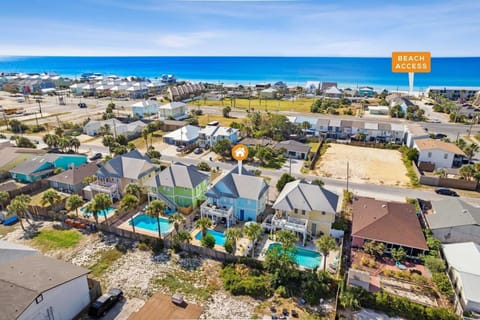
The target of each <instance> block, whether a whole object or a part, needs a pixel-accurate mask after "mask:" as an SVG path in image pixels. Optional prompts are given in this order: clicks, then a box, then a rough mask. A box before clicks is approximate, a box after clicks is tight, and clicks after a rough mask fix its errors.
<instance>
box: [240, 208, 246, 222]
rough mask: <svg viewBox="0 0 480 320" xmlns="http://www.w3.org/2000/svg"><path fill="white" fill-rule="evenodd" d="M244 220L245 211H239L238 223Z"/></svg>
mask: <svg viewBox="0 0 480 320" xmlns="http://www.w3.org/2000/svg"><path fill="white" fill-rule="evenodd" d="M243 220H245V210H243V209H240V221H243Z"/></svg>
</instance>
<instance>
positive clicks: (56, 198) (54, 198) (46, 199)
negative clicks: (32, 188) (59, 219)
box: [40, 189, 62, 210]
mask: <svg viewBox="0 0 480 320" xmlns="http://www.w3.org/2000/svg"><path fill="white" fill-rule="evenodd" d="M61 201H62V196H60V194H59V193H58V192H57V191H55V190H53V189H48V190H47V191H45V192H44V193H43V195H42V201H41V202H40V203H41V205H42V206H46V205H48V206H50V207H51V208H52V210H55V206H56V205H57V204H59V203H60V202H61Z"/></svg>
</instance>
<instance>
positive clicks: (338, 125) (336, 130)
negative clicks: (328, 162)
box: [327, 118, 342, 139]
mask: <svg viewBox="0 0 480 320" xmlns="http://www.w3.org/2000/svg"><path fill="white" fill-rule="evenodd" d="M341 133H342V120H341V119H336V118H334V119H330V120H329V122H328V132H327V138H332V139H336V138H339V137H340V136H341Z"/></svg>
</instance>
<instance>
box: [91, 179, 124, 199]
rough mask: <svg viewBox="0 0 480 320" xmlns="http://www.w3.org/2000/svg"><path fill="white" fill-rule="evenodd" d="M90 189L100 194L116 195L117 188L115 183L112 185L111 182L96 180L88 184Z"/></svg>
mask: <svg viewBox="0 0 480 320" xmlns="http://www.w3.org/2000/svg"><path fill="white" fill-rule="evenodd" d="M90 188H91V189H92V190H93V191H96V192H100V193H107V194H110V195H117V194H118V186H117V184H116V183H113V182H106V181H100V180H97V181H94V182H92V183H90Z"/></svg>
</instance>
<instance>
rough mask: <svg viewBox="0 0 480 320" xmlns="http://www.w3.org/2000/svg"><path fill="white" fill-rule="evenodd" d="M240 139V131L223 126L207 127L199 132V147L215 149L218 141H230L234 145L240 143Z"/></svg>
mask: <svg viewBox="0 0 480 320" xmlns="http://www.w3.org/2000/svg"><path fill="white" fill-rule="evenodd" d="M238 137H239V130H238V129H234V128H230V127H222V126H206V127H205V128H202V129H201V130H200V131H199V132H198V145H199V146H200V147H206V146H210V147H213V146H214V145H216V144H217V142H218V141H220V140H223V139H227V140H229V141H230V143H231V144H232V145H233V144H236V143H237V142H238Z"/></svg>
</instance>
